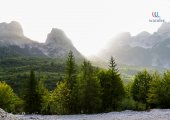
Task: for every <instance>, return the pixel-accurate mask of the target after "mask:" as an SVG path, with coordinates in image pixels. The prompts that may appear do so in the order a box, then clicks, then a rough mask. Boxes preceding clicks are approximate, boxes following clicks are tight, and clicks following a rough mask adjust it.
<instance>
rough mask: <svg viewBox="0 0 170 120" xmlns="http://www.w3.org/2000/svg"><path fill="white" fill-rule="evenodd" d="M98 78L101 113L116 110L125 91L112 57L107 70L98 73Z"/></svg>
mask: <svg viewBox="0 0 170 120" xmlns="http://www.w3.org/2000/svg"><path fill="white" fill-rule="evenodd" d="M98 77H99V79H100V83H101V87H102V111H112V110H116V109H117V108H118V106H119V103H120V102H121V100H122V98H123V96H124V95H125V91H124V87H123V83H122V81H121V78H120V74H119V70H118V68H117V65H116V63H115V60H114V59H113V57H111V59H110V65H109V70H107V71H102V72H100V73H99V75H98Z"/></svg>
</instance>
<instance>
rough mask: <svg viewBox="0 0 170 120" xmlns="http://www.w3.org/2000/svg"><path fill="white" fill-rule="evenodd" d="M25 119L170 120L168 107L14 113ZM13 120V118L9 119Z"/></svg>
mask: <svg viewBox="0 0 170 120" xmlns="http://www.w3.org/2000/svg"><path fill="white" fill-rule="evenodd" d="M16 116H17V117H18V118H23V119H27V120H170V109H152V110H150V111H149V112H147V111H142V112H136V111H130V110H126V111H122V112H109V113H102V114H93V115H85V114H82V115H16ZM9 120H15V119H9Z"/></svg>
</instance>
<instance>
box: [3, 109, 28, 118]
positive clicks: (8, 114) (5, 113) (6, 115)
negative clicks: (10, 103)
mask: <svg viewBox="0 0 170 120" xmlns="http://www.w3.org/2000/svg"><path fill="white" fill-rule="evenodd" d="M0 120H25V119H23V118H17V117H16V116H15V115H13V114H10V113H7V112H5V111H4V110H2V109H1V108H0Z"/></svg>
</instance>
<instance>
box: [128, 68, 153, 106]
mask: <svg viewBox="0 0 170 120" xmlns="http://www.w3.org/2000/svg"><path fill="white" fill-rule="evenodd" d="M151 81H152V76H151V75H150V74H149V73H148V72H147V71H146V70H144V71H142V72H139V73H138V74H137V75H135V79H134V82H133V84H132V88H131V93H132V97H133V99H134V100H135V101H138V102H141V103H144V104H145V105H146V109H148V102H147V99H148V92H149V89H150V83H151Z"/></svg>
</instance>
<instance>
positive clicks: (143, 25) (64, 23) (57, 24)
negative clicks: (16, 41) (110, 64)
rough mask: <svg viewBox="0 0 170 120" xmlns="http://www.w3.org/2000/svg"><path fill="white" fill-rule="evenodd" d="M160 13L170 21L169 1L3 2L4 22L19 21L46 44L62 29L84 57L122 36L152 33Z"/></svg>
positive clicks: (0, 15)
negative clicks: (53, 31)
mask: <svg viewBox="0 0 170 120" xmlns="http://www.w3.org/2000/svg"><path fill="white" fill-rule="evenodd" d="M154 11H157V12H159V15H160V16H161V18H163V19H165V21H166V22H169V21H170V14H169V12H170V1H169V0H3V1H2V0H1V5H0V22H10V21H13V20H15V21H18V22H20V23H21V25H22V27H23V30H24V34H25V35H26V36H27V37H29V38H31V39H33V40H36V41H39V42H45V40H46V36H47V33H49V32H50V31H51V29H52V28H60V29H62V30H63V31H64V32H65V33H66V35H67V36H68V37H69V38H70V39H71V40H72V42H73V44H74V45H75V47H76V48H77V49H78V50H79V51H80V52H82V53H83V54H84V55H91V54H95V53H96V52H98V51H99V50H100V49H101V48H102V47H103V46H104V45H105V44H106V43H108V41H109V40H110V39H111V38H113V37H114V36H115V35H116V34H118V33H119V32H126V31H127V32H130V33H131V34H132V35H136V34H138V33H139V32H142V31H144V30H145V31H148V32H150V33H152V32H154V31H156V30H157V28H158V27H159V26H160V25H161V23H151V22H149V18H151V17H152V16H151V13H152V12H154Z"/></svg>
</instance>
